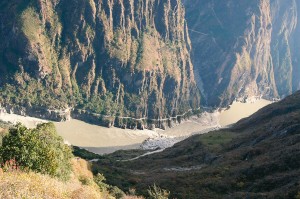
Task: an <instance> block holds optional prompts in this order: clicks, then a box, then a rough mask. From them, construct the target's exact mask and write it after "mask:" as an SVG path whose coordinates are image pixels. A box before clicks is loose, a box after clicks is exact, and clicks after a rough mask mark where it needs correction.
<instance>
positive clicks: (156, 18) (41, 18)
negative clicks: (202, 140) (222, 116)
mask: <svg viewBox="0 0 300 199" xmlns="http://www.w3.org/2000/svg"><path fill="white" fill-rule="evenodd" d="M184 16H185V10H184V8H183V6H182V4H181V1H180V0H175V1H170V0H162V1H161V0H154V1H152V0H151V1H150V0H142V1H140V0H108V1H102V0H88V1H86V0H71V1H70V0H47V1H42V0H30V1H27V0H4V1H1V3H0V19H1V28H0V38H1V41H0V54H1V57H0V73H1V76H0V85H1V99H0V103H1V104H2V106H6V107H9V109H10V110H12V111H14V112H20V113H22V114H30V113H32V114H33V112H38V114H40V116H39V117H43V114H45V113H42V111H38V109H39V108H40V107H45V108H46V109H48V111H50V112H51V110H60V109H65V108H67V107H75V108H76V109H82V110H88V111H90V112H94V113H97V114H104V115H109V116H131V117H134V118H144V117H148V118H150V119H157V118H166V117H170V116H176V115H177V114H182V113H184V112H186V111H188V110H189V109H191V108H198V107H199V100H200V99H199V98H200V95H199V92H198V89H197V87H196V83H195V81H194V73H193V65H192V62H191V59H190V50H191V46H190V40H189V34H188V31H187V24H186V21H185V18H184ZM10 105H12V106H10ZM18 107H19V108H18ZM20 107H21V108H20ZM20 109H21V111H20ZM30 110H34V111H30ZM67 112H68V111H67ZM78 112H80V111H78ZM78 112H77V113H78ZM79 114H80V113H79ZM50 115H51V114H50ZM96 116H97V115H96ZM49 117H50V116H49ZM97 117H98V116H97Z"/></svg>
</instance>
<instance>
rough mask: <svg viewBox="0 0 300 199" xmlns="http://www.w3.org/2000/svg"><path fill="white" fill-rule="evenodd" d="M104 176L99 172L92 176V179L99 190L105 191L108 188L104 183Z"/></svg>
mask: <svg viewBox="0 0 300 199" xmlns="http://www.w3.org/2000/svg"><path fill="white" fill-rule="evenodd" d="M105 180H106V179H105V177H104V175H102V174H101V173H98V174H97V175H96V176H94V181H95V183H96V184H97V185H98V187H99V189H100V191H105V190H107V188H108V185H107V184H106V183H105Z"/></svg>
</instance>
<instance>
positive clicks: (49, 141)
mask: <svg viewBox="0 0 300 199" xmlns="http://www.w3.org/2000/svg"><path fill="white" fill-rule="evenodd" d="M0 156H1V159H2V161H3V162H6V161H9V160H12V159H14V160H15V161H16V162H17V164H18V165H19V166H20V167H21V168H24V169H26V170H27V169H28V170H31V171H35V172H39V173H42V174H48V175H50V176H52V177H58V178H59V179H61V180H67V179H69V177H70V173H71V170H72V169H71V162H70V161H71V158H72V152H71V149H70V148H69V146H67V145H65V144H64V143H63V139H62V138H61V137H60V136H58V135H57V133H56V129H55V127H54V124H52V123H47V124H40V125H38V126H37V128H36V129H27V128H26V127H24V126H22V125H21V124H18V125H17V126H16V127H14V128H11V129H10V130H9V133H8V135H6V136H4V137H3V141H2V147H1V148H0Z"/></svg>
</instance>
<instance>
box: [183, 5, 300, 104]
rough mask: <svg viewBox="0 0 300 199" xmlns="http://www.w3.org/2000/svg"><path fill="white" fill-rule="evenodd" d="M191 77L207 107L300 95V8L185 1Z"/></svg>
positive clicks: (294, 6)
mask: <svg viewBox="0 0 300 199" xmlns="http://www.w3.org/2000/svg"><path fill="white" fill-rule="evenodd" d="M184 4H185V6H186V11H187V16H186V18H187V21H188V26H189V32H190V35H191V41H192V46H193V52H192V59H193V61H194V66H195V76H196V80H197V83H198V85H199V87H200V89H201V94H202V96H203V99H202V103H203V104H206V105H211V106H213V105H228V104H229V103H231V101H232V100H234V99H235V98H238V99H241V100H243V99H245V98H247V97H253V96H261V95H262V96H263V97H264V98H269V99H272V98H278V97H283V96H286V95H288V94H291V93H292V92H294V91H296V90H298V89H300V85H299V82H300V76H299V75H300V74H299V69H300V65H299V62H298V59H299V49H300V48H299V47H300V46H299V38H298V37H297V35H299V28H300V26H299V24H298V19H299V16H298V10H299V3H298V2H297V1H295V0H292V1H284V0H251V1H247V0H242V1H233V0H228V1H213V0H197V1H194V2H193V3H191V1H187V0H186V1H184Z"/></svg>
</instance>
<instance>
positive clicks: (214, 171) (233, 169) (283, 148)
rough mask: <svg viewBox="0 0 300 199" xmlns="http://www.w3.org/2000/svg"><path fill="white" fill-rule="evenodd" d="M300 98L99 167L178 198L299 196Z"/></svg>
mask: <svg viewBox="0 0 300 199" xmlns="http://www.w3.org/2000/svg"><path fill="white" fill-rule="evenodd" d="M299 102H300V92H299V91H298V92H296V93H295V94H294V95H291V96H289V97H287V98H286V99H284V100H282V101H280V102H278V103H274V104H271V105H269V106H267V107H265V108H263V109H261V110H260V111H258V112H257V113H255V114H254V115H252V116H250V117H249V118H247V119H243V120H241V121H239V122H238V123H236V124H235V125H234V126H233V127H232V128H229V129H222V130H219V131H214V132H210V133H208V134H204V135H195V136H193V137H191V138H189V139H187V140H184V141H182V142H180V143H178V144H176V145H174V146H173V147H172V148H169V149H166V150H165V151H163V152H161V153H158V154H153V155H150V156H146V157H141V158H139V159H137V160H133V161H123V162H122V161H115V160H116V159H118V160H120V159H122V155H121V154H120V155H117V154H114V155H112V156H108V157H107V159H106V160H99V161H98V163H97V164H96V165H94V166H93V167H94V168H93V170H94V171H101V172H103V173H105V175H106V176H107V177H108V182H109V183H112V184H114V185H118V186H120V187H122V188H123V189H124V190H126V189H128V188H129V187H135V188H136V189H137V191H138V192H139V193H142V194H145V192H143V191H142V190H143V189H144V188H145V187H147V186H149V185H151V184H153V183H156V184H158V185H159V186H161V187H163V188H165V189H168V190H170V191H171V197H174V198H191V199H193V198H195V199H196V198H247V197H249V198H299V196H300V192H299V191H300V169H299V168H300V161H299V160H300V103H299ZM115 157H117V158H115ZM124 159H127V158H124Z"/></svg>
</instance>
